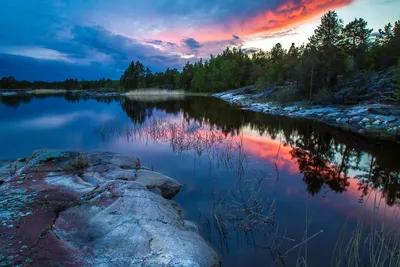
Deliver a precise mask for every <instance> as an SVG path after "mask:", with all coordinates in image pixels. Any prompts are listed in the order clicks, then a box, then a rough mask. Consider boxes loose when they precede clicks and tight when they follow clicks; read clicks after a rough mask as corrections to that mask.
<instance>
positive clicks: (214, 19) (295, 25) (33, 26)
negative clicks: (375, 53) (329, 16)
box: [0, 0, 400, 81]
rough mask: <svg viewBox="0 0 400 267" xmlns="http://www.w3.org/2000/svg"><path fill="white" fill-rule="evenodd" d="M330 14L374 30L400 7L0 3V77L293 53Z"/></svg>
mask: <svg viewBox="0 0 400 267" xmlns="http://www.w3.org/2000/svg"><path fill="white" fill-rule="evenodd" d="M329 10H336V11H337V12H338V14H339V16H340V18H342V19H343V20H344V22H345V23H347V22H349V21H351V20H353V19H354V18H356V17H362V18H364V19H365V20H367V21H368V23H369V24H368V26H369V27H370V28H373V29H374V30H375V31H376V30H378V29H379V28H383V26H384V25H385V24H387V23H388V22H392V23H393V22H394V21H396V20H399V19H400V15H399V14H400V12H398V11H399V10H400V0H147V1H144V0H141V1H138V0H112V1H110V0H35V1H32V0H0V77H3V76H14V77H15V78H17V79H26V80H31V81H33V80H44V81H55V80H63V79H67V78H77V79H99V78H101V77H106V78H111V79H119V77H120V76H121V74H122V73H123V71H124V70H125V69H126V68H127V66H128V64H129V62H130V61H132V60H135V61H136V60H139V61H141V62H142V63H143V64H144V65H145V66H148V67H150V68H151V69H152V70H153V71H154V72H155V71H164V70H165V69H166V68H168V67H169V68H177V69H181V68H182V66H183V65H184V63H185V62H187V61H191V62H194V61H196V60H198V59H199V58H204V59H207V58H209V56H210V54H214V55H215V54H218V53H220V52H222V50H224V49H225V48H226V47H241V48H242V49H246V51H251V50H253V49H263V50H268V49H270V48H271V47H272V46H273V45H275V44H276V43H278V42H280V43H281V44H282V45H283V46H284V47H286V48H288V47H289V46H290V44H291V43H292V42H294V43H296V44H298V45H300V44H302V43H304V42H307V40H308V37H309V36H311V35H312V34H313V31H314V29H315V28H316V27H317V26H318V24H319V22H320V19H321V16H322V15H323V14H324V13H326V12H327V11H329ZM396 11H397V12H396Z"/></svg>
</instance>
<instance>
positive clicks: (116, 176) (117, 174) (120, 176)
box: [103, 168, 136, 181]
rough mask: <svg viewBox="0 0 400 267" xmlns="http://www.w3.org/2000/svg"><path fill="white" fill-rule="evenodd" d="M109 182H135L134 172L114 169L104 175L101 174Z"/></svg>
mask: <svg viewBox="0 0 400 267" xmlns="http://www.w3.org/2000/svg"><path fill="white" fill-rule="evenodd" d="M103 176H105V177H106V178H107V179H109V180H126V181H135V180H136V171H134V170H124V169H119V168H118V169H115V170H110V171H108V172H106V173H103Z"/></svg>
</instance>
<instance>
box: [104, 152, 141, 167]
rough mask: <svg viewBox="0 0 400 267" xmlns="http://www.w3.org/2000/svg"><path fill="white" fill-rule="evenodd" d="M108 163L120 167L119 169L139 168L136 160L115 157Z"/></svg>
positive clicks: (126, 157) (119, 156)
mask: <svg viewBox="0 0 400 267" xmlns="http://www.w3.org/2000/svg"><path fill="white" fill-rule="evenodd" d="M110 163H111V164H113V165H116V166H118V167H120V168H121V169H137V168H139V167H140V161H139V159H138V158H134V157H128V156H121V155H117V156H114V157H112V159H111V160H110Z"/></svg>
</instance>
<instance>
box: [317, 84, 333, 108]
mask: <svg viewBox="0 0 400 267" xmlns="http://www.w3.org/2000/svg"><path fill="white" fill-rule="evenodd" d="M332 97H333V96H332V91H331V90H330V89H329V88H327V87H324V88H322V89H320V90H319V91H318V92H317V93H316V94H315V95H314V96H313V100H314V102H315V103H317V104H330V103H331V102H332Z"/></svg>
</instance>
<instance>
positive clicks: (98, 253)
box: [0, 151, 220, 267]
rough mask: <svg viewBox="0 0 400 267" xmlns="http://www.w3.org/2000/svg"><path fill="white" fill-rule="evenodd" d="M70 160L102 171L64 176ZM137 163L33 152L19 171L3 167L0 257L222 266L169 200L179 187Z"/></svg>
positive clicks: (49, 262) (41, 262)
mask: <svg viewBox="0 0 400 267" xmlns="http://www.w3.org/2000/svg"><path fill="white" fill-rule="evenodd" d="M76 155H81V156H82V157H85V158H86V159H87V161H88V167H87V169H91V170H93V169H95V168H96V166H108V168H105V169H107V171H103V172H89V171H87V170H86V169H77V170H68V171H65V170H63V168H64V166H66V164H68V163H69V162H70V161H71V158H74V157H75V156H76ZM102 157H104V160H102ZM135 159H136V158H134V157H127V156H122V155H118V154H111V155H110V154H96V153H89V154H80V153H75V152H54V151H37V152H35V153H34V155H32V156H31V157H30V158H28V160H27V161H26V162H25V163H23V165H22V166H19V168H17V169H11V167H10V166H11V165H12V164H10V163H9V162H7V164H6V165H4V166H6V167H3V168H4V170H6V171H9V172H10V173H11V174H12V175H11V176H10V177H9V178H7V179H8V180H7V183H4V184H2V185H1V186H0V206H1V207H2V210H1V212H0V222H1V225H2V227H3V229H5V228H6V229H7V230H6V231H2V232H1V233H0V237H1V240H3V241H0V251H1V257H2V258H5V259H7V265H9V266H17V265H18V266H19V265H21V263H22V265H24V263H23V262H26V263H33V264H34V266H150V267H151V266H183V267H185V266H205V267H206V266H220V259H219V257H218V255H217V253H216V252H215V251H214V250H213V248H212V247H211V246H210V245H208V243H207V242H206V241H205V240H204V239H203V238H202V237H201V236H200V234H199V231H198V227H197V226H196V224H194V223H192V222H189V221H185V220H184V219H183V218H182V211H181V209H180V208H179V205H178V204H177V203H176V202H173V201H171V200H168V199H167V197H168V198H170V197H173V196H174V195H176V194H177V193H178V192H179V190H180V188H181V185H180V184H179V183H178V182H177V181H175V180H174V179H172V178H170V177H167V176H164V175H162V174H160V173H156V172H152V171H149V170H140V161H139V160H138V159H136V160H135ZM0 166H3V165H2V163H1V162H0ZM31 166H38V167H40V171H39V172H38V171H36V169H35V168H31ZM121 167H124V168H125V169H124V168H121ZM132 168H133V169H132ZM54 170H56V171H54ZM58 170H63V171H58ZM136 174H137V178H138V179H135V178H136ZM22 177H24V178H22ZM25 177H26V178H25ZM87 177H91V179H93V181H89V180H88V179H87ZM33 180H35V181H36V182H35V183H33ZM94 181H97V182H94ZM17 182H22V183H17ZM4 240H15V242H6V241H4ZM21 250H22V251H23V253H21ZM0 260H1V259H0ZM2 263H4V261H2ZM26 263H25V265H26ZM60 263H62V264H60ZM28 265H29V266H31V265H32V264H28Z"/></svg>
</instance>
